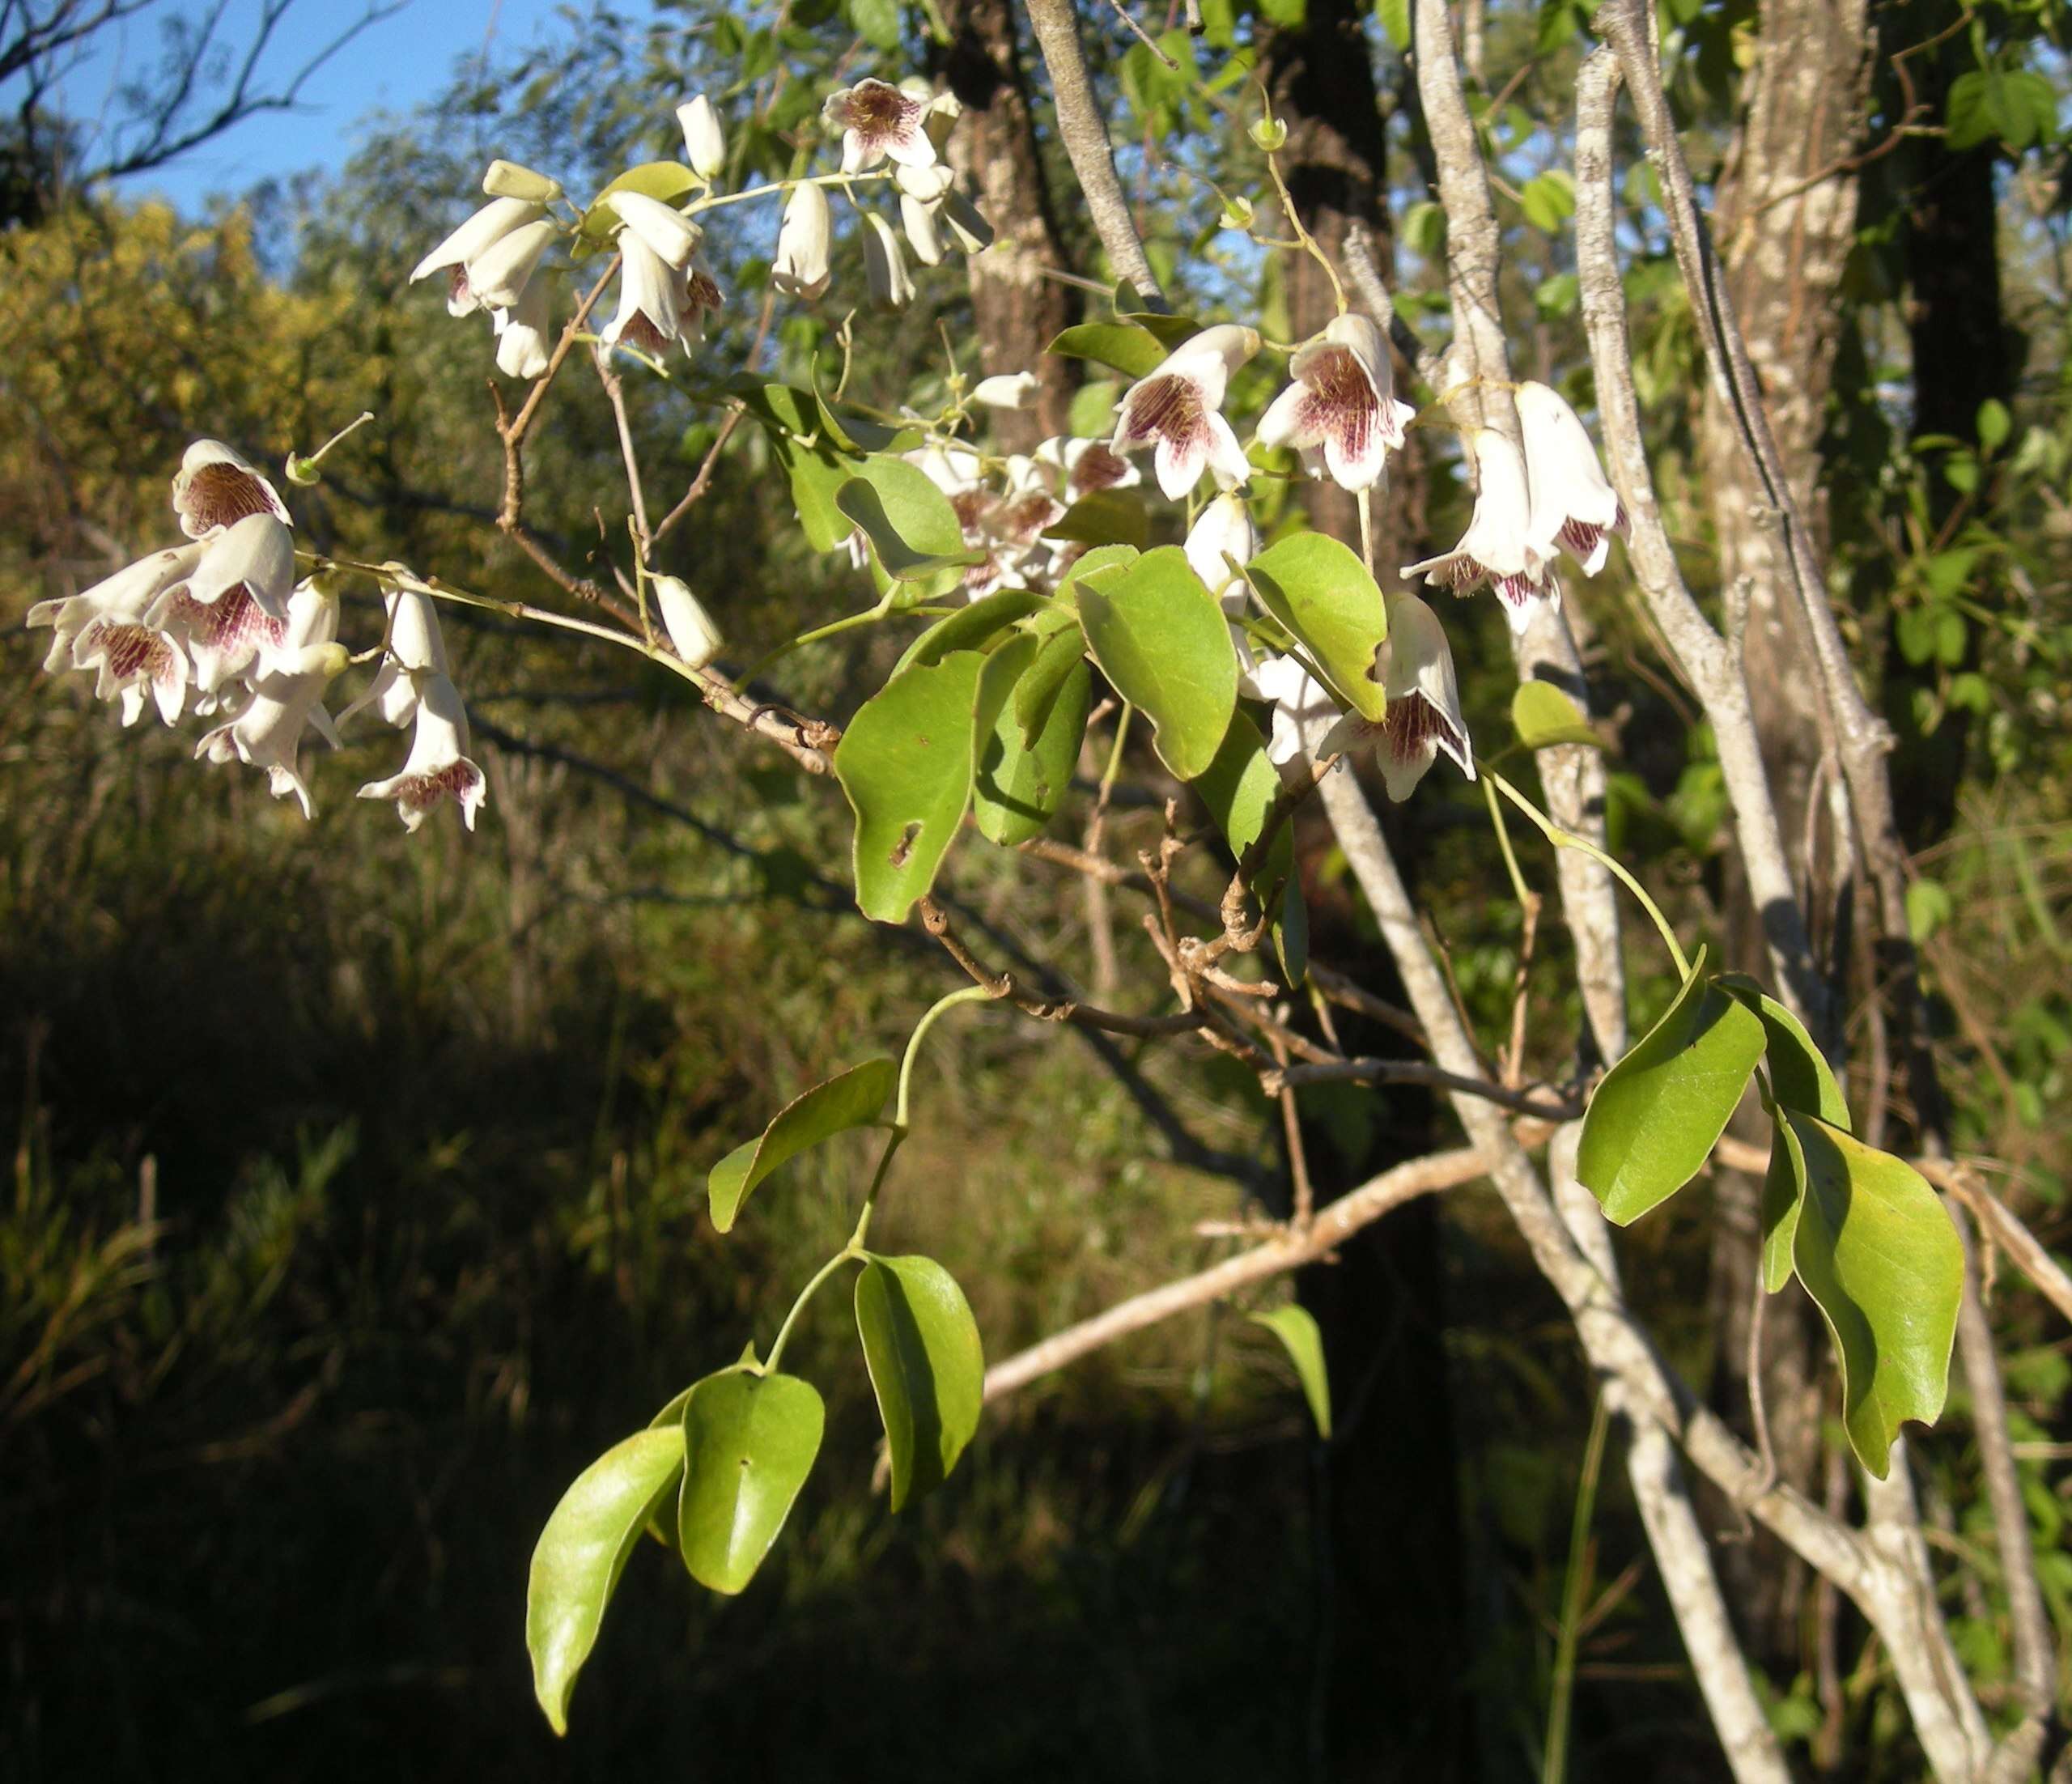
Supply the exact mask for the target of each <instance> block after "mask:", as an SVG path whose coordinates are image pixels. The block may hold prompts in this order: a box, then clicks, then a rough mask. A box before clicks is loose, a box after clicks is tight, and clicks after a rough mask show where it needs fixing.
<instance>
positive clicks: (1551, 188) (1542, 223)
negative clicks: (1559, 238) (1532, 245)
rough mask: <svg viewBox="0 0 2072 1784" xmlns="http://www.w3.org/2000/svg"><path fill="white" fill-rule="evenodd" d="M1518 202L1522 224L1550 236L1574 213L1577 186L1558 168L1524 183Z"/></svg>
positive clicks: (1549, 169)
mask: <svg viewBox="0 0 2072 1784" xmlns="http://www.w3.org/2000/svg"><path fill="white" fill-rule="evenodd" d="M1518 202H1519V203H1520V205H1521V206H1522V207H1523V209H1524V210H1525V220H1526V222H1527V223H1531V225H1532V227H1534V228H1535V229H1537V230H1540V231H1543V232H1544V233H1545V234H1547V235H1549V236H1551V235H1552V234H1554V233H1555V231H1557V230H1558V229H1560V227H1561V225H1562V224H1563V223H1565V222H1566V221H1567V220H1568V219H1569V218H1570V217H1572V216H1573V215H1575V211H1576V182H1575V181H1574V180H1573V178H1571V177H1570V176H1569V174H1568V173H1567V172H1566V171H1565V170H1564V169H1562V168H1548V170H1547V171H1546V172H1544V173H1541V174H1535V176H1533V177H1532V178H1531V179H1530V180H1528V181H1526V183H1525V189H1524V190H1523V191H1522V192H1521V193H1519V194H1518Z"/></svg>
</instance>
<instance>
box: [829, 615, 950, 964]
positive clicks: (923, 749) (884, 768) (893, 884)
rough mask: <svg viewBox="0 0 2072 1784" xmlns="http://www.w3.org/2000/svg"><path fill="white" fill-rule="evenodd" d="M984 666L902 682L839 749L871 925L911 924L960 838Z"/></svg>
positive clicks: (922, 672) (863, 716)
mask: <svg viewBox="0 0 2072 1784" xmlns="http://www.w3.org/2000/svg"><path fill="white" fill-rule="evenodd" d="M985 666H986V659H985V658H984V657H983V656H981V655H980V654H979V652H976V651H953V652H950V653H949V655H948V656H945V657H944V658H943V659H942V660H941V661H940V662H936V663H927V664H918V665H915V667H914V668H912V669H907V670H906V671H905V672H904V673H901V674H898V675H895V676H894V677H893V678H892V679H891V680H890V681H889V682H886V683H885V686H883V687H881V688H880V689H879V690H878V691H877V693H876V694H873V695H872V696H871V697H870V699H868V700H866V701H865V702H864V703H863V705H862V706H861V707H860V708H858V710H857V712H856V716H855V717H854V718H852V719H851V720H850V721H849V728H848V729H847V731H845V732H843V734H842V741H841V742H840V743H839V744H837V745H835V748H834V775H835V778H836V779H838V780H839V781H840V782H841V783H842V791H843V792H844V793H846V794H847V796H848V800H849V807H850V809H851V810H852V811H853V812H854V813H856V855H855V869H856V904H857V907H858V908H859V909H860V910H861V911H862V912H863V913H864V915H865V916H867V917H875V918H877V920H878V921H880V922H881V923H901V922H904V921H905V920H906V916H907V911H910V910H911V909H912V908H913V904H914V901H915V899H916V898H919V897H920V896H921V895H922V894H923V893H925V892H926V891H927V890H928V888H929V887H930V886H932V885H934V883H935V877H936V869H938V868H940V866H941V865H942V859H943V856H945V855H946V854H948V853H949V845H950V844H951V843H953V842H954V841H955V840H956V839H957V826H959V825H961V824H962V822H964V808H965V805H966V804H967V803H968V802H969V801H970V797H971V775H972V769H973V766H974V752H973V746H972V730H973V724H972V716H973V714H974V711H976V709H977V706H978V699H979V676H980V674H981V673H983V671H984V669H985Z"/></svg>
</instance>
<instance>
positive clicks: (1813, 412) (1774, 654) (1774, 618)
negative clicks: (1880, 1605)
mask: <svg viewBox="0 0 2072 1784" xmlns="http://www.w3.org/2000/svg"><path fill="white" fill-rule="evenodd" d="M1867 49H1868V25H1867V20H1866V5H1865V3H1864V0H1842V3H1841V4H1836V3H1835V0H1765V3H1764V6H1763V9H1762V14H1761V18H1760V28H1759V35H1758V38H1757V43H1756V59H1755V62H1754V65H1753V66H1752V67H1751V70H1750V72H1749V75H1748V79H1747V84H1746V86H1745V87H1744V89H1743V97H1742V107H1741V115H1740V117H1739V121H1738V124H1737V127H1736V130H1735V132H1734V138H1733V140H1732V142H1730V146H1729V148H1728V151H1727V157H1726V166H1725V169H1724V171H1723V172H1722V177H1721V179H1720V181H1719V182H1718V185H1717V195H1716V199H1715V211H1714V231H1715V234H1716V236H1717V240H1718V241H1719V242H1720V244H1721V257H1722V263H1723V265H1724V269H1725V273H1726V280H1727V283H1728V287H1729V290H1730V292H1731V294H1732V296H1733V299H1734V307H1735V310H1736V312H1737V313H1738V314H1739V316H1740V318H1741V325H1742V328H1743V333H1745V335H1746V336H1747V343H1748V351H1749V355H1750V357H1751V359H1752V360H1753V362H1754V364H1755V367H1756V374H1757V376H1758V378H1759V380H1760V383H1761V387H1762V391H1763V397H1764V406H1765V408H1766V409H1767V410H1768V415H1769V421H1770V427H1771V431H1773V434H1774V435H1775V436H1776V439H1777V449H1778V451H1779V452H1780V454H1781V457H1782V459H1783V462H1784V465H1785V475H1786V477H1787V478H1788V480H1789V482H1790V487H1791V491H1792V493H1793V495H1794V498H1795V499H1796V500H1797V502H1798V506H1799V508H1800V510H1801V512H1803V513H1804V514H1806V515H1807V516H1808V519H1809V522H1810V524H1811V526H1812V527H1813V529H1814V530H1815V537H1816V538H1818V537H1823V536H1824V532H1825V528H1824V524H1823V516H1822V513H1821V507H1820V502H1819V495H1820V490H1819V483H1820V453H1819V445H1820V436H1821V433H1822V430H1823V427H1824V420H1825V415H1826V410H1827V399H1828V391H1829V389H1830V387H1831V384H1832V377H1833V373H1834V366H1835V357H1836V348H1837V346H1838V345H1839V332H1840V316H1841V308H1840V304H1839V292H1840V288H1841V277H1842V271H1843V267H1844V264H1845V261H1846V258H1847V256H1848V253H1849V246H1850V244H1851V241H1852V240H1853V235H1854V231H1855V228H1856V219H1857V205H1858V179H1857V175H1856V173H1855V172H1854V171H1853V169H1851V168H1844V167H1842V166H1841V164H1842V163H1844V162H1845V161H1847V160H1848V159H1849V158H1850V157H1851V156H1852V155H1853V153H1854V151H1855V149H1856V147H1857V138H1858V134H1859V133H1860V131H1861V130H1862V123H1863V117H1864V100H1865V95H1866V77H1867V71H1868V66H1869V65H1868V62H1867V57H1866V53H1867ZM1699 449H1700V461H1701V463H1702V465H1703V466H1704V470H1705V486H1706V488H1707V490H1708V491H1709V499H1710V503H1711V508H1712V518H1713V533H1714V537H1716V539H1717V544H1718V552H1719V581H1720V588H1721V590H1722V594H1723V595H1727V596H1730V597H1731V599H1730V606H1731V605H1736V604H1738V603H1739V601H1741V600H1742V599H1743V598H1744V597H1745V599H1746V603H1747V631H1746V635H1745V639H1744V641H1743V652H1744V661H1745V662H1746V664H1747V677H1748V688H1749V694H1750V701H1751V707H1752V711H1753V716H1754V719H1755V723H1756V735H1757V738H1758V740H1759V742H1760V747H1761V750H1762V754H1763V759H1764V767H1765V769H1766V771H1768V778H1769V782H1770V785H1771V788H1772V789H1773V794H1774V796H1775V800H1776V804H1777V816H1778V819H1779V822H1780V826H1781V830H1782V831H1783V836H1784V841H1785V847H1786V849H1787V851H1788V852H1789V857H1790V864H1791V868H1792V871H1793V874H1794V878H1795V880H1796V881H1797V882H1798V885H1799V886H1802V887H1803V888H1805V889H1806V891H1807V896H1806V899H1805V903H1806V906H1807V910H1808V911H1809V912H1810V913H1811V914H1812V915H1813V916H1814V918H1815V938H1816V941H1818V939H1819V914H1820V913H1821V912H1822V911H1824V910H1827V909H1829V908H1831V907H1832V903H1833V901H1834V898H1835V896H1836V890H1837V889H1836V887H1835V886H1832V885H1831V884H1829V883H1828V880H1827V877H1826V869H1827V866H1828V863H1829V861H1830V860H1832V857H1833V855H1834V851H1832V849H1828V848H1824V847H1820V846H1819V843H1818V842H1817V840H1816V839H1817V838H1818V836H1819V834H1820V829H1819V826H1820V822H1821V820H1822V817H1823V812H1822V811H1821V810H1820V809H1816V808H1818V807H1819V805H1820V803H1821V791H1820V788H1821V777H1822V775H1823V767H1822V760H1821V758H1822V741H1821V732H1822V727H1821V726H1820V724H1818V723H1816V722H1815V716H1816V715H1817V714H1818V713H1819V711H1820V707H1821V701H1822V694H1821V690H1820V685H1819V664H1818V661H1817V659H1816V658H1815V654H1814V650H1813V644H1812V639H1811V636H1810V635H1809V632H1808V630H1807V626H1806V622H1805V619H1804V616H1803V614H1802V612H1801V611H1800V610H1799V606H1798V601H1797V598H1796V597H1795V594H1794V589H1793V587H1792V583H1791V576H1790V567H1789V565H1788V563H1787V562H1786V559H1785V551H1784V546H1783V541H1782V538H1781V533H1780V532H1779V529H1778V526H1777V522H1776V520H1775V519H1774V517H1773V516H1772V515H1771V514H1770V512H1769V510H1768V503H1766V502H1765V500H1764V494H1763V492H1762V491H1761V490H1760V489H1759V488H1758V487H1757V486H1756V482H1755V480H1754V478H1753V476H1752V474H1751V470H1750V469H1749V466H1748V464H1747V459H1746V457H1745V455H1744V454H1743V452H1742V451H1741V449H1740V445H1739V439H1738V436H1737V434H1736V432H1735V430H1734V420H1733V416H1732V414H1731V412H1730V410H1729V408H1728V406H1727V404H1726V402H1725V401H1723V400H1722V396H1721V393H1720V391H1719V389H1717V386H1713V387H1709V389H1708V393H1707V396H1706V401H1705V410H1704V413H1703V414H1702V416H1701V418H1700V429H1699ZM1827 772H1830V773H1831V772H1832V767H1829V768H1828V770H1827ZM1809 826H1811V827H1810V828H1809ZM1809 844H1811V847H1810V848H1809ZM1727 904H1728V911H1729V918H1730V924H1731V928H1732V933H1733V951H1734V958H1735V960H1736V962H1737V963H1739V964H1742V965H1744V966H1745V965H1750V964H1753V963H1754V962H1760V961H1761V960H1762V959H1763V958H1764V949H1765V915H1766V914H1765V913H1764V911H1761V910H1759V909H1758V908H1757V907H1756V901H1755V900H1754V899H1753V898H1751V895H1750V893H1749V890H1748V886H1747V878H1746V876H1745V873H1743V871H1742V869H1741V865H1740V861H1739V856H1731V857H1730V867H1729V869H1728V886H1727ZM1817 1026H1819V1023H1818V1019H1817V1017H1816V1028H1817ZM1821 1038H1822V1039H1823V1040H1824V1042H1826V1043H1828V1044H1829V1045H1831V1046H1832V1043H1833V1042H1834V1039H1836V1037H1835V1036H1834V1035H1833V1034H1828V1035H1826V1036H1823V1037H1821ZM1737 1131H1741V1132H1743V1137H1744V1138H1747V1139H1749V1140H1755V1141H1757V1142H1759V1143H1767V1140H1768V1123H1767V1121H1765V1120H1764V1119H1763V1117H1762V1115H1761V1112H1760V1110H1757V1109H1755V1108H1754V1107H1752V1106H1751V1107H1748V1108H1746V1109H1744V1110H1743V1112H1742V1114H1741V1115H1740V1116H1739V1118H1738V1127H1737ZM1717 1198H1718V1208H1717V1219H1716V1221H1715V1224H1714V1227H1713V1251H1712V1258H1711V1264H1710V1272H1711V1288H1710V1300H1711V1311H1712V1315H1713V1331H1714V1332H1717V1334H1718V1338H1719V1349H1718V1351H1717V1355H1716V1357H1715V1360H1714V1363H1713V1378H1712V1383H1711V1399H1712V1402H1713V1406H1714V1408H1715V1409H1716V1410H1717V1411H1718V1412H1720V1413H1721V1414H1722V1416H1723V1417H1726V1418H1727V1419H1728V1420H1729V1421H1730V1422H1732V1423H1734V1425H1737V1426H1738V1427H1739V1428H1740V1429H1743V1431H1744V1432H1746V1431H1748V1430H1749V1429H1751V1426H1752V1425H1753V1422H1754V1421H1753V1417H1752V1414H1751V1410H1750V1405H1749V1354H1750V1346H1749V1336H1750V1328H1751V1320H1752V1319H1753V1318H1754V1317H1755V1310H1756V1295H1757V1289H1756V1261H1757V1254H1758V1251H1759V1248H1760V1234H1759V1229H1758V1220H1757V1204H1758V1201H1759V1200H1760V1185H1759V1184H1758V1183H1756V1182H1755V1180H1754V1179H1751V1178H1750V1177H1749V1176H1747V1175H1746V1174H1743V1173H1739V1172H1728V1171H1722V1172H1721V1173H1720V1174H1719V1175H1718V1178H1717ZM1762 1318H1763V1327H1762V1332H1761V1352H1762V1362H1761V1375H1762V1393H1763V1398H1764V1406H1765V1408H1766V1410H1767V1413H1768V1426H1769V1431H1770V1436H1771V1439H1772V1442H1773V1444H1774V1445H1775V1446H1776V1455H1777V1468H1778V1471H1779V1473H1780V1475H1781V1478H1782V1479H1784V1480H1787V1481H1789V1482H1790V1483H1791V1484H1792V1485H1794V1486H1796V1487H1798V1488H1799V1489H1801V1490H1802V1491H1804V1492H1807V1493H1811V1492H1812V1491H1813V1490H1814V1489H1815V1485H1816V1483H1817V1480H1818V1479H1819V1472H1820V1468H1821V1455H1820V1444H1821V1429H1820V1426H1821V1411H1822V1408H1823V1404H1824V1394H1825V1392H1826V1383H1827V1378H1826V1371H1825V1363H1824V1344H1823V1341H1822V1335H1821V1332H1820V1327H1819V1319H1818V1317H1817V1315H1815V1310H1814V1309H1813V1306H1812V1304H1811V1302H1810V1301H1809V1300H1808V1299H1807V1297H1806V1296H1805V1295H1804V1294H1803V1293H1802V1292H1800V1291H1799V1290H1798V1289H1797V1288H1796V1287H1795V1286H1794V1287H1792V1288H1789V1289H1786V1290H1785V1292H1784V1293H1782V1294H1780V1295H1778V1296H1777V1297H1776V1298H1773V1299H1771V1300H1769V1301H1768V1302H1767V1303H1766V1304H1765V1306H1764V1312H1763V1315H1762ZM1722 1515H1723V1516H1724V1515H1726V1514H1722ZM1729 1521H1730V1520H1729ZM1721 1559H1722V1575H1723V1577H1724V1579H1725V1581H1726V1587H1727V1590H1728V1591H1729V1593H1730V1595H1731V1597H1732V1599H1733V1600H1734V1607H1735V1610H1736V1612H1737V1613H1738V1615H1739V1618H1740V1620H1741V1621H1742V1623H1743V1627H1744V1629H1745V1630H1746V1632H1747V1638H1748V1641H1749V1644H1750V1646H1751V1650H1753V1653H1754V1654H1755V1657H1756V1658H1757V1659H1760V1661H1761V1662H1762V1663H1764V1664H1765V1665H1766V1666H1768V1667H1770V1668H1771V1669H1772V1671H1773V1673H1779V1672H1781V1674H1782V1675H1783V1676H1786V1677H1789V1676H1790V1674H1791V1673H1792V1672H1794V1671H1797V1670H1798V1668H1799V1667H1800V1665H1801V1663H1802V1651H1801V1650H1802V1646H1803V1641H1802V1623H1803V1616H1802V1613H1803V1609H1804V1595H1805V1591H1806V1589H1807V1571H1806V1569H1805V1568H1804V1567H1803V1566H1802V1565H1800V1564H1798V1562H1797V1561H1794V1560H1793V1559H1792V1558H1791V1557H1790V1556H1789V1555H1788V1554H1787V1553H1786V1552H1785V1549H1784V1548H1783V1547H1782V1545H1781V1544H1779V1543H1778V1542H1777V1540H1776V1539H1775V1538H1773V1537H1771V1536H1758V1537H1757V1538H1756V1540H1754V1541H1753V1542H1751V1543H1747V1544H1739V1545H1733V1546H1730V1547H1728V1548H1725V1549H1724V1550H1723V1551H1722V1557H1721Z"/></svg>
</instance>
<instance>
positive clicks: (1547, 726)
mask: <svg viewBox="0 0 2072 1784" xmlns="http://www.w3.org/2000/svg"><path fill="white" fill-rule="evenodd" d="M1511 724H1512V725H1513V726H1514V728H1515V729H1516V730H1517V732H1518V741H1519V742H1520V743H1522V744H1523V745H1525V746H1526V749H1528V750H1550V749H1552V748H1553V747H1554V745H1556V744H1562V743H1580V744H1586V745H1589V747H1590V748H1591V749H1593V750H1599V749H1602V748H1603V742H1602V741H1600V739H1599V737H1598V734H1597V733H1595V732H1594V731H1593V730H1591V729H1590V725H1589V723H1588V722H1587V721H1586V720H1585V719H1584V717H1583V716H1582V713H1581V712H1580V711H1577V707H1576V703H1575V702H1574V701H1573V700H1572V699H1569V696H1568V695H1567V694H1564V693H1563V692H1562V691H1561V690H1560V689H1559V688H1558V687H1556V686H1554V684H1553V683H1552V682H1519V683H1518V691H1517V692H1516V693H1515V694H1513V695H1512V696H1511Z"/></svg>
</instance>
